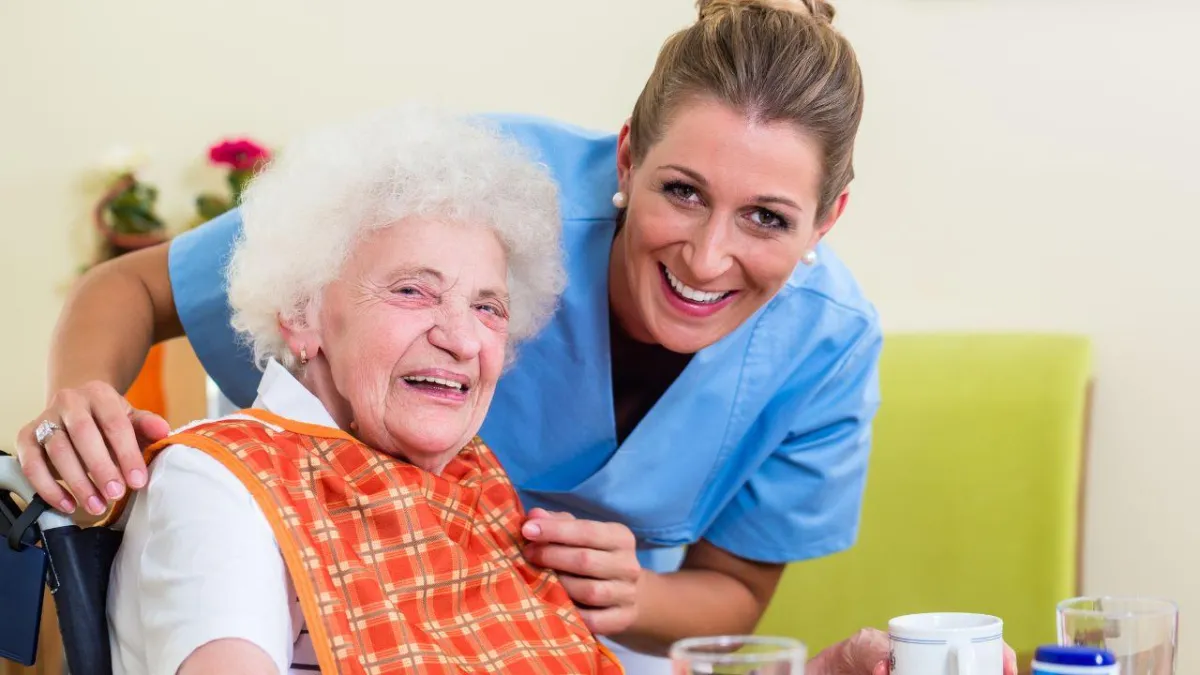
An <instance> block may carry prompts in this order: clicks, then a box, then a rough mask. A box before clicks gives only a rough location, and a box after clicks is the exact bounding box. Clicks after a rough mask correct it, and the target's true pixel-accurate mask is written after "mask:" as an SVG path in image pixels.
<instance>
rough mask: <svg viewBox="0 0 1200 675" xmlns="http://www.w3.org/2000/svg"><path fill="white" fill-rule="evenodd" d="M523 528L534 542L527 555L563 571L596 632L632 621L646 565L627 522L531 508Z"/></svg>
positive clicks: (605, 632)
mask: <svg viewBox="0 0 1200 675" xmlns="http://www.w3.org/2000/svg"><path fill="white" fill-rule="evenodd" d="M521 533H522V534H524V535H525V538H526V539H528V540H529V542H530V543H529V545H528V546H526V548H525V557H526V558H528V559H529V561H530V562H532V563H534V564H536V565H541V566H542V567H547V568H549V569H552V570H555V571H557V572H558V573H559V578H560V579H561V580H562V583H563V586H565V587H566V589H567V594H568V595H570V596H571V599H572V600H574V601H575V604H577V605H579V606H580V613H581V614H582V615H583V620H584V622H585V623H586V624H587V626H588V628H589V629H590V630H591V631H592V632H593V633H596V634H597V635H615V634H617V633H621V632H622V631H624V630H626V629H627V628H629V627H630V626H632V625H633V622H634V620H636V619H637V614H638V609H637V598H638V580H639V579H640V578H641V576H642V567H641V565H640V564H638V559H637V553H636V548H635V539H634V536H633V532H631V531H630V530H629V528H628V527H625V526H624V525H621V524H620V523H600V522H596V521H594V520H578V519H576V518H575V517H574V516H572V515H571V514H569V513H556V512H550V511H546V510H545V509H533V510H531V511H530V512H529V518H528V520H526V521H525V524H524V526H523V527H522V528H521Z"/></svg>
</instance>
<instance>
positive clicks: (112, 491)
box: [104, 480, 125, 499]
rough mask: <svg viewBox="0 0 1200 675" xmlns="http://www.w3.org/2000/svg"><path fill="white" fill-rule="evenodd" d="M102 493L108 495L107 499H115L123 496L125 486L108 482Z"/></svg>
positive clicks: (112, 481)
mask: <svg viewBox="0 0 1200 675" xmlns="http://www.w3.org/2000/svg"><path fill="white" fill-rule="evenodd" d="M104 491H105V492H106V493H107V494H108V496H109V498H111V499H117V498H118V497H120V496H121V495H123V494H125V486H124V485H121V482H120V481H116V480H110V481H108V485H105V486H104Z"/></svg>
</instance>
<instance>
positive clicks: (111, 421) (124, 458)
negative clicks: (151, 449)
mask: <svg viewBox="0 0 1200 675" xmlns="http://www.w3.org/2000/svg"><path fill="white" fill-rule="evenodd" d="M45 420H49V421H50V422H53V423H55V424H57V425H58V426H59V427H61V430H57V431H54V433H52V434H51V435H50V437H49V438H48V439H47V441H46V447H45V448H44V449H43V448H42V446H40V445H38V442H37V438H36V430H37V427H38V425H39V424H41V423H42V422H43V421H45ZM170 432H171V427H170V425H169V424H167V421H166V420H164V419H163V418H161V417H159V416H158V415H155V414H154V413H151V412H146V411H144V410H135V409H134V408H133V406H131V405H129V402H128V401H126V400H125V397H123V396H121V395H120V394H119V393H117V390H116V389H113V388H112V386H110V385H108V384H105V383H103V382H89V383H87V384H85V385H83V386H81V387H76V388H72V389H63V390H61V391H59V392H57V393H56V394H54V397H53V398H51V399H50V405H49V406H48V407H47V408H46V409H45V410H44V411H42V413H41V414H40V415H38V416H37V417H36V418H35V419H34V420H33V421H32V422H30V423H29V424H26V425H25V426H24V427H21V430H20V431H19V432H17V459H18V460H19V461H20V462H21V469H22V471H24V472H25V477H26V478H28V479H29V482H30V484H32V485H33V487H34V489H36V490H37V492H38V494H39V495H41V496H42V499H45V500H46V503H47V504H50V505H52V506H53V507H54V508H56V509H58V510H60V511H63V512H64V513H72V512H74V510H75V505H76V504H83V505H84V508H85V509H86V510H87V512H88V513H91V514H92V515H99V514H101V513H103V512H104V509H105V508H106V506H105V502H106V501H115V500H116V499H118V498H120V497H121V496H122V495H124V494H125V490H126V486H129V487H132V488H134V489H138V488H141V487H143V486H144V485H145V484H146V475H147V474H146V463H145V461H143V459H142V448H143V447H145V446H147V445H149V444H151V443H153V442H154V441H157V440H160V439H162V438H165V437H166V436H167V434H169V433H170ZM56 475H57V476H59V477H61V478H62V480H63V481H64V482H66V484H67V486H68V487H70V494H68V492H67V491H66V490H64V489H63V487H62V485H60V484H59V483H58V482H57V481H56V480H55V476H56ZM72 494H73V495H74V497H73V498H72V496H71V495H72Z"/></svg>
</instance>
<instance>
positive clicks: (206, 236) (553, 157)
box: [170, 115, 881, 571]
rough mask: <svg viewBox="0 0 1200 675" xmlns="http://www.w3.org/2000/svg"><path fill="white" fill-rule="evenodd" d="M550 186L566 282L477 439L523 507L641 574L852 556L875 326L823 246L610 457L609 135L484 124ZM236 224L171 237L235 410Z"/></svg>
mask: <svg viewBox="0 0 1200 675" xmlns="http://www.w3.org/2000/svg"><path fill="white" fill-rule="evenodd" d="M489 117H490V119H491V120H493V121H494V122H496V123H498V124H499V125H500V126H501V127H502V128H503V129H504V130H505V131H506V132H507V133H509V134H511V135H512V136H514V137H515V138H517V139H518V140H519V141H521V142H522V143H523V144H525V145H526V146H527V147H528V148H529V149H530V150H531V151H532V152H534V153H535V154H536V155H537V156H538V157H539V158H540V160H541V161H542V162H544V163H545V164H546V165H547V166H548V167H549V169H550V171H551V172H552V174H553V175H554V177H555V179H556V180H557V181H558V183H559V186H560V196H561V200H562V204H561V206H562V214H563V244H564V249H565V253H566V266H567V273H568V285H567V289H566V291H565V293H564V295H563V298H562V302H561V303H560V307H559V309H558V311H557V313H556V314H555V315H554V318H553V319H552V320H551V322H550V323H549V325H548V326H547V327H546V328H545V329H544V330H543V331H542V332H541V333H540V334H538V335H537V336H536V337H534V338H533V339H531V340H529V341H528V342H526V343H525V344H523V345H522V346H521V347H520V349H519V351H518V356H517V360H516V363H515V364H514V365H513V366H512V368H511V369H510V370H509V371H507V372H506V373H505V374H504V375H503V377H502V378H501V380H500V382H499V384H498V385H497V388H496V394H495V399H494V400H493V402H492V407H491V410H490V411H489V412H488V415H487V419H486V421H485V422H484V425H483V429H482V430H481V432H480V436H481V437H482V438H483V440H484V441H485V442H486V443H487V444H488V445H489V446H490V447H491V448H492V450H493V451H494V452H495V453H496V455H497V457H499V459H500V461H501V462H502V463H503V465H504V467H505V468H506V469H507V470H508V472H509V474H510V475H511V477H512V480H513V483H514V484H515V485H516V486H517V489H518V491H519V493H520V495H521V498H522V500H523V502H524V504H525V506H526V507H527V508H532V507H534V506H541V507H544V508H548V509H552V510H559V511H570V512H572V513H574V514H575V515H576V516H577V517H581V518H590V519H594V520H603V521H618V522H622V523H624V524H626V525H627V526H629V527H630V528H631V529H632V530H633V532H634V534H635V535H637V539H638V542H639V556H640V558H641V561H642V564H643V565H644V566H646V567H648V568H650V569H654V570H657V571H671V570H673V569H676V568H677V567H678V564H679V561H680V557H681V550H682V549H681V547H682V546H683V545H686V544H689V543H692V542H695V541H697V540H699V539H701V538H703V539H705V540H707V541H709V542H711V543H713V544H715V545H716V546H719V547H720V548H723V549H725V550H727V551H730V552H732V553H734V554H736V555H739V556H742V557H744V558H749V559H752V560H758V561H763V562H789V561H795V560H803V559H807V558H814V557H819V556H824V555H828V554H830V553H834V552H837V551H840V550H842V549H845V548H847V547H849V546H850V545H851V544H853V542H854V539H855V536H856V534H857V530H858V519H859V513H860V509H861V504H862V493H863V485H864V480H865V476H866V468H867V456H868V453H869V449H870V439H871V419H872V417H873V416H874V413H875V410H876V408H877V407H878V403H879V392H878V376H877V366H878V360H879V352H880V346H881V335H880V329H879V321H878V317H877V315H876V313H875V310H874V308H873V307H872V306H871V304H870V303H869V302H867V300H866V299H865V298H864V297H863V295H862V292H861V291H860V289H859V288H858V286H857V284H856V283H855V281H854V279H853V277H852V276H851V274H850V272H849V271H848V270H847V269H846V268H845V266H843V265H842V263H841V262H840V261H839V260H838V258H837V256H836V255H835V254H834V253H833V251H832V250H830V249H829V247H827V246H825V245H823V244H822V245H821V246H820V248H819V249H818V254H819V258H818V262H817V264H816V265H813V266H811V267H809V266H806V265H799V266H797V269H796V271H795V273H794V274H793V275H792V277H791V279H790V280H789V281H788V282H787V283H786V284H785V286H784V288H783V289H782V290H781V291H780V292H779V293H778V294H777V295H776V296H775V297H774V298H773V299H772V300H771V301H770V302H768V303H767V304H766V305H765V306H764V307H763V308H762V309H760V310H759V311H758V312H757V313H756V314H754V315H753V316H751V317H750V318H749V319H748V320H747V321H746V322H745V323H744V324H743V325H742V326H741V327H739V328H738V329H737V330H735V331H734V332H733V333H731V334H730V335H728V336H726V337H725V338H723V339H722V340H720V341H719V342H717V343H716V344H714V345H711V346H709V347H707V348H705V349H703V350H702V351H700V352H699V353H697V354H696V355H695V357H694V358H693V359H692V360H691V361H690V362H689V363H688V365H687V367H686V368H685V369H684V371H683V372H682V373H681V374H680V375H679V378H678V379H677V380H676V381H675V382H674V383H673V384H672V385H671V386H670V388H669V389H667V391H666V393H664V394H663V396H662V398H661V399H660V400H659V401H658V402H657V403H656V404H655V406H654V407H653V408H652V409H651V410H650V412H649V413H648V414H647V415H646V417H645V418H643V419H642V421H641V422H640V423H639V424H638V425H637V427H636V428H635V429H634V430H633V432H632V433H631V434H630V436H629V437H628V438H627V439H626V440H625V442H624V443H622V444H621V445H620V446H619V447H618V445H617V432H616V422H615V419H614V417H613V393H612V364H611V352H610V349H609V326H608V321H609V311H608V256H609V251H610V248H611V245H612V240H613V235H614V231H615V227H616V225H615V216H616V211H615V209H614V208H613V206H612V203H611V200H610V198H611V196H612V194H613V192H615V191H616V186H617V178H616V136H614V135H612V134H601V133H595V132H591V131H587V130H584V129H580V128H577V127H573V126H570V125H566V124H562V123H559V122H553V121H549V120H545V119H540V118H534V117H525V116H501V115H496V116H489ZM240 228H241V217H240V215H239V214H238V212H237V211H232V212H230V213H227V214H225V215H224V216H221V217H220V218H217V219H216V220H214V221H212V222H210V223H208V224H206V225H203V226H201V227H199V228H197V229H195V230H192V231H190V232H187V233H186V234H183V235H181V236H179V237H177V238H175V239H174V240H173V241H172V242H171V249H170V276H171V286H172V289H173V292H174V295H175V305H176V308H177V310H178V312H179V317H180V319H181V320H182V322H183V326H184V328H185V329H186V331H187V335H188V338H189V339H190V340H191V343H192V346H193V348H194V349H195V351H196V354H197V355H198V356H199V358H200V360H201V362H202V363H203V364H204V367H205V369H206V370H207V371H208V373H209V375H210V376H211V377H212V378H213V380H214V381H215V382H216V383H217V385H218V386H219V387H220V388H221V390H222V391H223V392H224V393H225V395H226V396H227V397H228V398H229V399H230V400H231V401H232V402H234V403H235V404H237V405H239V406H246V405H249V404H250V403H251V402H252V401H253V400H254V393H255V388H256V386H257V384H258V380H259V378H260V376H261V373H260V372H259V371H258V370H257V368H255V366H254V364H253V359H252V357H251V353H250V351H249V350H248V349H247V348H246V346H245V345H243V344H239V343H238V341H237V338H236V337H235V335H234V333H233V330H232V328H231V327H230V324H229V316H230V311H229V307H228V301H227V298H226V295H225V283H224V277H223V271H224V268H225V264H226V262H227V260H228V257H229V254H230V250H231V247H232V245H233V241H234V239H235V237H236V236H237V234H238V232H239V230H240Z"/></svg>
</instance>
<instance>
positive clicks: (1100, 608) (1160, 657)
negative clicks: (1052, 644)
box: [1058, 597, 1179, 675]
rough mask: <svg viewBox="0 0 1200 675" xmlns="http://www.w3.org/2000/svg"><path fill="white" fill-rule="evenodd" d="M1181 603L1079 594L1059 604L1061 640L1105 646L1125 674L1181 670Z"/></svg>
mask: <svg viewBox="0 0 1200 675" xmlns="http://www.w3.org/2000/svg"><path fill="white" fill-rule="evenodd" d="M1178 631H1179V608H1178V607H1177V606H1176V605H1175V603H1173V602H1171V601H1169V600H1159V599H1155V598H1108V597H1096V598H1073V599H1071V600H1064V601H1062V602H1060V603H1058V642H1059V644H1062V645H1068V646H1074V645H1079V646H1085V647H1100V648H1103V649H1107V650H1108V651H1110V652H1112V653H1113V655H1114V656H1116V657H1117V662H1118V663H1120V664H1121V675H1175V645H1176V636H1177V634H1178Z"/></svg>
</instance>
